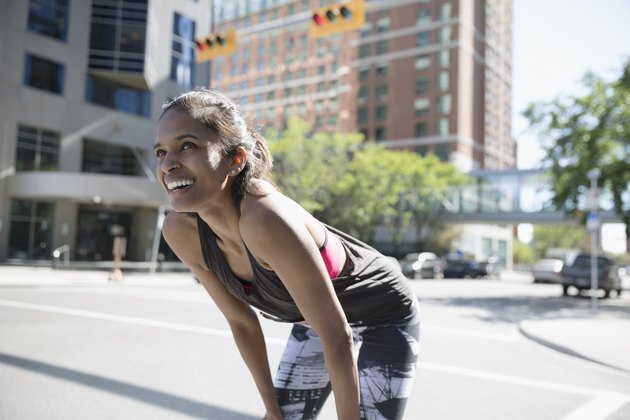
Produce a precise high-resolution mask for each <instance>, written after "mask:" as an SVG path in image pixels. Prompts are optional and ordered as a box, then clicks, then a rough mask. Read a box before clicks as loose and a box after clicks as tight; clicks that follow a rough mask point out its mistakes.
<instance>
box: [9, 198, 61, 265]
mask: <svg viewBox="0 0 630 420" xmlns="http://www.w3.org/2000/svg"><path fill="white" fill-rule="evenodd" d="M53 226H54V205H53V204H52V203H48V202H44V201H30V200H18V199H14V200H12V201H11V225H10V226H9V258H19V259H49V258H50V253H51V252H52V249H51V246H52V229H53Z"/></svg>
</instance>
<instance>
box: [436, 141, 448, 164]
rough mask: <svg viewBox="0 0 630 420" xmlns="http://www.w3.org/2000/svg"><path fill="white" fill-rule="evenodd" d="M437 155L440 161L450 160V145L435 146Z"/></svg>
mask: <svg viewBox="0 0 630 420" xmlns="http://www.w3.org/2000/svg"><path fill="white" fill-rule="evenodd" d="M435 154H436V155H437V157H439V158H440V160H442V161H445V160H448V144H447V143H440V144H438V145H436V146H435Z"/></svg>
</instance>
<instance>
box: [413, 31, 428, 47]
mask: <svg viewBox="0 0 630 420" xmlns="http://www.w3.org/2000/svg"><path fill="white" fill-rule="evenodd" d="M430 43H431V32H429V31H424V32H420V33H419V34H418V35H416V46H418V47H425V46H427V45H429V44H430Z"/></svg>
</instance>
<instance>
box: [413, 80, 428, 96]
mask: <svg viewBox="0 0 630 420" xmlns="http://www.w3.org/2000/svg"><path fill="white" fill-rule="evenodd" d="M428 89H429V78H427V77H418V78H417V79H416V93H418V94H422V93H426V92H427V90H428Z"/></svg>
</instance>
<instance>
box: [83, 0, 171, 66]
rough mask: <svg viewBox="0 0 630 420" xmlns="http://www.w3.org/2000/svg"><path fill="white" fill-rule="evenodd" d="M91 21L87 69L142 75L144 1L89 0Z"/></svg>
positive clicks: (145, 15) (145, 10)
mask: <svg viewBox="0 0 630 420" xmlns="http://www.w3.org/2000/svg"><path fill="white" fill-rule="evenodd" d="M91 18H92V20H91V21H92V26H91V30H90V55H89V61H88V65H89V67H90V68H92V69H103V70H112V71H125V72H133V73H142V72H143V71H144V47H145V41H146V27H147V1H146V0H134V1H125V2H123V1H118V2H111V1H109V0H93V1H92V16H91ZM176 29H177V28H176Z"/></svg>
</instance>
